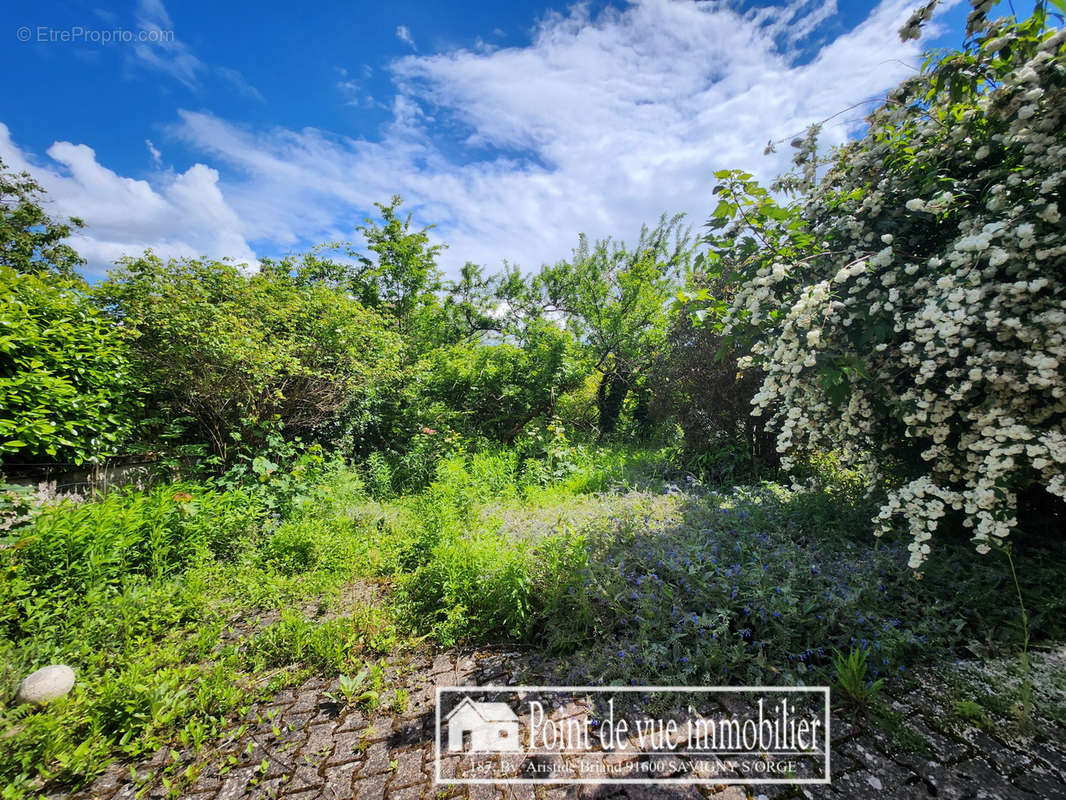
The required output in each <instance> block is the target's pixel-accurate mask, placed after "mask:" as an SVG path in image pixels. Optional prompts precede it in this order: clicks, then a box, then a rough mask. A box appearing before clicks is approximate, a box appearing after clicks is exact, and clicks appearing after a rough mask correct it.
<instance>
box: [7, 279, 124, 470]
mask: <svg viewBox="0 0 1066 800" xmlns="http://www.w3.org/2000/svg"><path fill="white" fill-rule="evenodd" d="M133 398H134V384H133V380H132V378H131V374H130V362H129V353H128V345H127V340H126V334H125V332H124V331H122V330H120V329H117V328H116V327H115V325H114V324H113V323H112V321H111V320H109V319H108V318H107V317H106V316H105V315H104V314H101V313H100V312H99V311H98V310H97V309H96V308H95V307H94V306H93V305H92V303H91V302H90V301H89V300H88V299H87V298H86V297H85V296H84V294H83V293H82V291H81V290H80V288H79V284H78V282H76V281H73V280H61V279H57V278H48V277H46V276H42V275H36V274H28V275H20V274H18V273H16V272H15V271H14V270H13V269H11V268H10V267H6V266H3V265H0V456H3V457H4V458H5V459H8V460H10V456H11V455H12V454H18V457H19V459H21V460H27V459H29V460H35V461H36V460H47V461H71V462H74V463H78V464H80V463H82V462H84V461H99V460H102V459H103V458H104V457H105V456H107V455H110V454H113V453H115V452H117V451H118V450H119V448H120V447H121V446H122V445H124V444H125V443H126V442H127V439H128V437H129V435H130V433H131V431H132V430H133V422H132V416H131V406H132V403H133Z"/></svg>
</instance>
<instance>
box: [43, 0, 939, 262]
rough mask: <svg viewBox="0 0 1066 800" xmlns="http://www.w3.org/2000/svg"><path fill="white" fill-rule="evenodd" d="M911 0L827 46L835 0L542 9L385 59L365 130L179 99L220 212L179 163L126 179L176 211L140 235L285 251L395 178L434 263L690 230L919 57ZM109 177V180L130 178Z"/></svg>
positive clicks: (829, 140)
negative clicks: (905, 28) (161, 177)
mask: <svg viewBox="0 0 1066 800" xmlns="http://www.w3.org/2000/svg"><path fill="white" fill-rule="evenodd" d="M913 3H914V0H884V1H883V2H882V3H881V4H880V5H878V6H877V7H876V8H875V9H873V10H872V11H871V13H870V15H869V17H868V18H867V19H866V20H865V21H864V22H863V23H862V24H861V25H859V26H858V27H857V28H856V29H855V30H853V31H851V32H850V33H847V34H846V35H843V36H840V37H838V38H836V39H835V40H833V41H831V42H824V41H822V42H817V41H812V39H807V38H805V37H808V36H810V35H811V34H812V33H813V34H814V36H815V37H816V36H818V31H820V30H823V29H824V28H823V27H820V26H823V23H824V22H825V20H827V19H829V18H830V17H831V16H832V15H833V14H834V13H835V4H834V3H833V2H832V1H831V0H794V2H791V3H789V4H787V5H785V6H780V7H773V8H764V9H760V10H758V11H756V12H753V13H750V14H742V13H740V12H738V11H736V10H735V9H733V8H731V7H729V6H727V5H725V4H721V3H692V2H678V1H677V0H646V2H641V3H639V4H634V5H631V6H629V7H627V8H626V9H625V10H623V11H619V10H613V9H608V10H605V11H603V12H601V13H600V14H598V15H596V16H592V15H590V13H589V12H588V11H587V9H586V7H585V6H583V5H577V6H574V7H573V8H572V9H571V10H570V11H569V12H568V13H565V14H561V13H552V14H550V15H548V16H547V17H545V18H544V19H543V20H542V21H541V22H540V23H539V24H538V26H537V28H536V30H535V31H534V35H533V39H532V42H531V43H530V44H529V45H528V46H525V47H509V48H502V49H497V50H494V51H492V52H484V51H476V50H463V49H460V50H452V51H449V52H444V53H438V54H433V55H410V56H407V57H405V58H402V59H400V60H398V61H397V62H395V63H394V64H393V65H392V72H393V77H394V80H395V82H396V86H397V90H398V91H397V95H396V97H395V99H394V101H393V103H392V108H391V110H392V121H391V123H390V124H389V125H388V126H386V127H385V129H383V130H382V131H381V132H380V135H379V136H378V137H376V140H375V141H370V140H365V139H353V138H349V137H344V136H339V135H336V134H333V133H330V132H327V131H322V130H317V129H313V128H305V129H301V130H289V129H284V128H275V129H249V128H245V127H241V126H239V125H235V124H232V123H230V122H228V121H226V120H224V119H222V118H220V117H218V116H216V115H214V114H211V113H208V112H190V111H181V112H180V113H179V120H178V122H177V124H176V125H174V126H173V127H172V130H171V133H172V134H173V135H175V136H177V137H179V138H181V139H183V140H184V141H185V142H186V143H187V144H189V145H190V146H191V147H192V148H193V149H194V150H197V151H198V152H200V153H202V154H203V157H204V159H205V160H207V161H208V162H210V163H213V164H216V165H217V166H218V167H219V168H220V169H221V170H222V171H223V174H224V175H225V177H224V178H223V179H222V180H221V181H219V180H217V176H216V175H215V174H214V173H213V172H212V171H211V170H208V169H207V168H206V167H201V166H197V167H194V168H192V169H191V170H189V171H188V172H187V173H185V176H188V178H187V181H188V183H190V184H191V185H192V186H196V187H199V186H203V187H204V189H205V190H206V191H208V192H209V194H211V198H212V199H211V203H213V204H214V207H216V208H217V209H220V210H221V211H220V213H219V214H218V215H215V214H212V215H211V216H210V218H208V217H204V216H199V217H194V216H193V215H192V212H191V209H190V208H189V204H190V203H191V198H189V197H188V196H187V195H185V194H183V193H182V192H181V191H179V190H178V189H177V188H175V186H174V184H175V183H176V181H177V179H174V180H173V181H171V182H170V183H161V184H160V185H159V186H158V187H155V186H153V187H149V186H148V185H147V184H143V182H131V183H139V184H143V187H144V188H143V189H139V190H138V191H141V192H144V193H145V202H146V203H148V204H149V205H150V203H151V202H165V203H168V204H170V205H172V206H174V207H175V208H181V209H182V216H181V217H180V218H175V219H174V220H173V222H172V224H170V225H169V226H165V225H162V220H163V219H164V218H165V217H166V215H165V214H163V213H161V212H160V213H159V214H153V215H151V221H152V224H150V225H149V224H147V223H146V227H147V228H149V229H150V230H151V231H152V234H151V236H148V235H147V234H145V235H143V236H142V235H141V234H138V235H139V236H142V238H144V239H148V238H158V237H160V236H163V235H164V234H166V235H170V236H171V237H172V239H173V241H174V242H175V243H177V242H186V241H187V240H188V239H190V238H191V237H193V236H194V233H192V232H189V231H199V233H197V234H195V235H196V236H198V237H199V238H197V239H196V240H195V241H197V242H200V243H204V242H209V243H210V244H211V246H212V247H216V246H222V245H223V244H226V243H232V244H233V247H234V250H233V251H232V254H233V255H238V256H241V257H244V254H248V253H249V252H250V251H249V248H248V246H247V244H246V242H248V241H256V242H259V241H266V242H272V243H273V244H274V245H275V246H276V247H279V248H282V249H286V248H297V247H301V246H303V245H304V244H306V243H307V242H308V241H318V240H323V239H335V238H346V237H350V236H351V235H352V228H353V226H354V225H355V224H357V223H358V222H359V221H360V220H361V219H362V217H363V215H364V213H365V212H366V211H367V210H368V209H370V208H371V206H372V203H373V201H375V200H387V199H388V198H389V197H390V196H391V195H392V194H395V193H399V194H402V195H403V196H404V197H405V199H406V200H407V205H408V206H409V207H412V208H413V209H414V210H415V211H416V220H417V221H419V222H421V223H423V224H424V223H436V224H437V225H438V227H437V229H436V231H435V235H436V236H439V237H440V238H441V239H443V240H444V241H447V242H448V243H449V244H450V248H449V250H447V251H446V252H445V254H444V257H443V259H442V260H443V262H444V263H445V265H446V266H448V267H449V268H451V269H455V268H456V267H457V266H458V265H460V264H462V263H463V262H464V261H466V260H472V261H476V262H479V263H483V264H486V265H487V266H488V267H489V268H490V269H495V268H497V267H498V266H499V265H500V263H501V261H502V260H503V259H508V260H510V261H512V262H517V263H520V264H522V265H523V266H524V267H526V268H534V267H536V266H539V264H540V263H542V262H546V261H547V262H550V261H554V260H556V259H558V258H561V257H565V256H566V255H568V253H569V251H570V248H571V247H572V246H573V245H574V243H575V242H576V236H577V233H578V232H581V231H583V232H586V233H588V234H589V235H590V236H593V237H598V236H606V235H614V236H617V237H623V238H631V237H633V236H635V235H636V232H637V231H638V230H639V228H640V225H641V224H642V223H643V222H654V221H655V220H656V219H657V218H658V216H659V214H660V213H662V212H664V211H668V212H675V211H686V212H688V213H689V215H690V222H692V223H693V224H694V225H697V226H698V225H700V224H702V222H703V220H704V218H705V216H706V214H707V212H708V210H709V209H710V207H711V202H712V201H711V189H712V188H713V186H714V183H715V180H714V177H713V172H714V171H715V170H718V169H723V168H732V167H736V168H743V169H747V170H749V171H751V172H754V173H756V174H757V175H758V176H759V177H760V178H762V179H764V180H768V179H769V178H771V177H773V176H774V175H775V174H777V173H779V172H781V171H783V170H785V169H787V167H788V158H789V153H788V152H787V150H788V148H787V147H785V148H782V150H783V152H781V153H779V154H777V155H776V156H771V157H764V156H763V155H762V149H763V146H764V145H765V143H766V141H767V140H768V139H771V138H774V139H781V138H785V137H791V136H793V135H795V134H797V133H799V132H801V131H802V130H803V129H804V128H805V127H806V126H807V125H808V124H810V123H811V122H814V121H818V120H821V119H824V118H827V117H829V116H831V115H834V114H837V112H839V111H841V110H842V109H844V108H846V107H848V106H849V105H851V104H853V103H856V102H859V101H862V100H864V99H866V98H874V97H876V96H877V95H879V94H882V93H883V92H884V90H886V89H887V88H889V87H890V86H892V85H894V84H895V83H897V82H898V81H899V80H900V79H902V78H903V77H905V76H906V75H908V74H911V72H912V70H911V69H910V68H908V67H907V65H906V63H904V62H910V63H912V64H917V63H918V61H919V55H920V46H919V45H917V44H916V43H915V42H909V43H901V42H900V41H899V39H898V37H897V36H896V31H897V29H898V28H899V27H900V25H901V24H902V23H903V22H904V21H905V19H906V18H907V16H908V15H909V13H910V11H911V7H912V5H913ZM397 35H398V36H400V35H401V34H400V31H397ZM408 35H409V33H408ZM401 38H402V36H401ZM801 48H806V49H807V50H806V52H807V56H808V57H807V58H806V59H803V58H801ZM811 48H813V50H814V52H813V54H812V53H811V52H810V50H811ZM342 77H346V76H342ZM341 88H342V90H343V87H341ZM861 116H862V111H861V110H860V111H857V112H854V113H852V114H846V115H843V116H839V117H837V118H836V119H834V120H833V121H832V122H831V123H829V124H828V125H827V126H826V128H825V131H824V133H823V141H824V144H825V145H827V146H828V145H832V144H836V143H840V142H842V141H843V140H844V139H845V138H846V136H847V135H848V134H849V133H850V132H853V131H854V130H855V129H856V128H857V126H858V125H859V124H860V118H861ZM456 142H458V150H459V151H460V152H459V155H458V156H456V155H455V154H456V151H457V147H456ZM64 147H66V148H72V147H73V146H72V145H65V146H64ZM464 147H465V148H467V149H466V150H465V151H464V150H463V148H464ZM54 149H55V148H53V150H54ZM75 150H76V148H75ZM85 150H86V151H88V148H85ZM79 152H80V151H79ZM88 152H89V153H90V154H91V151H88ZM61 155H67V154H66V151H63V152H62V153H61ZM68 157H69V156H68ZM81 157H82V158H83V159H85V160H91V161H92V163H93V164H95V161H94V160H92V159H86V157H85V156H84V154H83V155H82V156H81ZM53 158H56V155H53ZM57 160H61V159H57ZM96 166H97V168H98V169H100V170H103V168H102V167H99V165H96ZM68 168H69V169H70V171H71V173H72V175H73V173H74V167H73V166H69V165H68ZM104 171H105V172H106V170H104ZM109 174H110V175H111V177H112V179H113V180H111V181H110V182H103V183H104V184H105V185H108V186H110V185H111V184H113V183H115V182H121V181H123V180H125V179H121V178H118V176H114V175H113V173H109ZM185 176H182V177H185ZM66 180H75V181H76V182H77V184H78V187H79V192H77V193H75V192H72V191H68V192H65V193H63V194H62V195H57V196H62V197H63V198H64V202H67V201H70V202H71V208H72V210H71V211H70V212H68V213H75V211H78V212H80V213H82V215H84V216H88V217H90V218H91V215H90V214H88V213H87V211H86V209H91V208H93V203H94V202H95V200H94V198H93V197H92V194H91V191H90V189H91V188H93V187H94V184H90V183H86V182H82V181H79V180H78V179H76V178H74V177H72V178H70V179H66ZM129 193H133V190H132V189H130V190H128V194H129ZM128 194H127V195H123V196H128ZM74 199H78V200H79V201H80V202H82V203H83V205H81V206H78V207H77V208H75V206H74V203H73V200H74ZM192 205H194V206H195V204H192ZM209 205H210V204H209ZM234 212H235V213H234ZM109 224H110V225H112V226H113V227H110V228H108V231H109V233H108V234H107V236H105V237H104V239H106V240H107V241H118V242H123V241H128V240H129V237H126V238H123V233H122V231H123V227H122V223H121V221H120V220H118V219H116V220H114V221H113V222H111V223H109ZM133 224H134V223H132V222H131V223H130V225H133ZM156 225H162V227H156ZM188 225H193V228H191V229H188V230H187V226H188ZM127 227H129V226H127ZM88 235H89V236H92V237H96V236H97V233H96V232H95V231H90V232H88ZM137 241H140V239H138V240H137ZM190 246H191V245H190ZM198 246H199V247H200V248H201V249H202V248H203V244H200V245H198ZM194 249H196V248H195V247H194ZM212 254H215V253H214V251H212Z"/></svg>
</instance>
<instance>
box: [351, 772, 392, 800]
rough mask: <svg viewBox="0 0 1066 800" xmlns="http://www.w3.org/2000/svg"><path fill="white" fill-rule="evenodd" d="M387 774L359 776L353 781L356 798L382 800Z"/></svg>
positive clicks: (359, 799)
mask: <svg viewBox="0 0 1066 800" xmlns="http://www.w3.org/2000/svg"><path fill="white" fill-rule="evenodd" d="M388 777H389V776H388V775H387V774H383V775H373V776H371V777H369V778H360V779H357V780H356V782H355V796H356V798H357V799H358V800H384V797H385V781H386V780H387V779H388Z"/></svg>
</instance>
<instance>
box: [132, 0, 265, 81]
mask: <svg viewBox="0 0 1066 800" xmlns="http://www.w3.org/2000/svg"><path fill="white" fill-rule="evenodd" d="M135 17H136V23H137V29H138V30H140V31H148V32H150V33H153V34H155V35H154V36H152V37H151V38H152V41H145V42H138V43H137V44H136V45H135V46H134V47H133V48H132V49H131V50H130V52H131V53H132V57H131V58H130V59H129V61H128V63H129V64H130V65H131V66H135V67H139V68H147V69H150V70H154V71H157V72H162V73H163V74H165V75H169V76H170V77H171V78H174V79H175V80H177V81H179V82H180V83H182V84H183V85H185V86H186V87H187V88H188V89H191V90H194V91H196V90H198V89H200V87H201V81H202V79H203V78H204V77H205V76H207V75H214V76H216V77H217V78H219V79H221V80H222V81H223V82H224V83H227V84H229V85H230V86H231V87H233V88H234V89H235V90H236V91H237V92H238V93H240V94H242V95H244V96H245V97H250V98H252V99H253V100H258V101H260V102H263V101H264V98H263V95H262V93H260V91H259V90H258V89H257V88H256V87H255V86H253V85H252V84H251V83H249V82H248V80H247V79H246V78H245V77H244V75H242V74H241V73H240V72H239V71H237V70H235V69H232V68H230V67H223V66H212V65H209V64H207V63H205V62H204V61H203V60H202V59H200V58H199V57H198V56H197V55H196V54H195V53H193V52H192V50H191V49H190V48H189V47H188V45H186V44H185V43H184V42H183V41H181V40H180V39H179V38H178V36H177V32H176V31H175V29H174V22H173V21H172V20H171V18H170V14H168V13H167V9H166V6H164V5H163V0H137V9H136V12H135Z"/></svg>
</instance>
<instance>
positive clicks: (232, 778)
mask: <svg viewBox="0 0 1066 800" xmlns="http://www.w3.org/2000/svg"><path fill="white" fill-rule="evenodd" d="M255 773H256V768H255V767H238V768H236V769H232V770H230V771H229V772H228V773H226V775H225V776H224V777H223V778H222V786H221V787H220V788H219V790H218V795H217V800H239V798H242V797H244V795H245V792H246V791H247V790H248V783H249V782H250V781H251V780H252V778H253V777H254V776H255Z"/></svg>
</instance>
